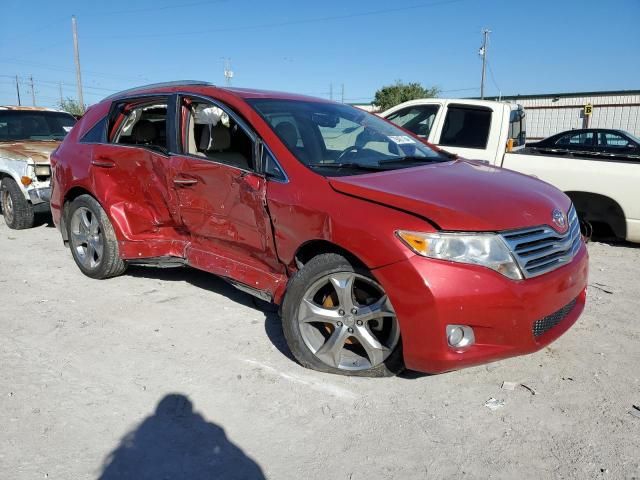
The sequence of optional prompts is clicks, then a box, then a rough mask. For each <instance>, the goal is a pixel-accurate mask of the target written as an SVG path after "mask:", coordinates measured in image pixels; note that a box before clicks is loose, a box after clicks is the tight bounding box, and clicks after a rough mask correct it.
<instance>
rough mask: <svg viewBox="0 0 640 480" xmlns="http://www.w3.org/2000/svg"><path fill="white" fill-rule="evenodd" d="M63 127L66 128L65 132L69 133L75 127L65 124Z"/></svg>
mask: <svg viewBox="0 0 640 480" xmlns="http://www.w3.org/2000/svg"><path fill="white" fill-rule="evenodd" d="M62 128H64V131H65V132H67V133H69V132H70V131H71V129H72V128H73V127H64V126H63V127H62Z"/></svg>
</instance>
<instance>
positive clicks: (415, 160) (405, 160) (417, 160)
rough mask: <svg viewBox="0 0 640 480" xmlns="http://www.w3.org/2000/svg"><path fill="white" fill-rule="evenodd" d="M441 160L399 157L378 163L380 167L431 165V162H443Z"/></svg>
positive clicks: (409, 156)
mask: <svg viewBox="0 0 640 480" xmlns="http://www.w3.org/2000/svg"><path fill="white" fill-rule="evenodd" d="M441 161H442V159H440V158H431V157H414V156H411V155H408V156H406V157H398V158H387V159H384V160H380V161H379V162H378V164H379V165H389V164H390V163H431V162H441Z"/></svg>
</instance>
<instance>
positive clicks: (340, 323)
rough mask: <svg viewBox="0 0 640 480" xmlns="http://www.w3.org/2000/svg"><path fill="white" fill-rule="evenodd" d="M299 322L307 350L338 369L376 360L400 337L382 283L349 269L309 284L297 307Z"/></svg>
mask: <svg viewBox="0 0 640 480" xmlns="http://www.w3.org/2000/svg"><path fill="white" fill-rule="evenodd" d="M298 323H299V327H300V333H301V335H302V338H303V340H304V342H305V344H306V345H307V347H308V348H309V349H310V350H311V352H313V354H314V355H315V356H316V357H317V358H318V359H319V360H321V361H322V362H323V363H325V364H327V365H329V366H331V367H334V368H339V369H342V370H366V369H370V368H373V367H376V366H377V365H380V364H381V363H382V362H384V361H385V360H386V359H387V357H388V356H389V355H390V354H391V352H393V350H394V349H395V347H396V345H397V344H398V340H399V337H400V330H399V328H398V323H397V319H396V315H395V312H394V311H393V307H392V306H391V302H390V301H389V298H388V296H387V295H386V294H385V292H384V290H383V289H382V287H381V286H380V285H379V284H378V283H376V282H375V281H374V280H372V279H371V278H369V277H366V276H364V275H360V274H357V273H353V272H338V273H331V274H329V275H326V276H324V277H322V278H321V279H319V280H318V281H316V282H315V283H314V284H312V285H311V286H310V287H309V288H308V289H307V291H306V292H305V294H304V296H303V299H302V302H301V304H300V307H299V309H298Z"/></svg>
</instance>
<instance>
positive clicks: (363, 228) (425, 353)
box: [51, 82, 588, 376]
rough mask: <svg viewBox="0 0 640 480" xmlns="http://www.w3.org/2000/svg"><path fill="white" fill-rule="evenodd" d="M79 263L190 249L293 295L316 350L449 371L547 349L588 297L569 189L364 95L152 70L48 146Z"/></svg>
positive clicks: (186, 257) (235, 275)
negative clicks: (315, 93)
mask: <svg viewBox="0 0 640 480" xmlns="http://www.w3.org/2000/svg"><path fill="white" fill-rule="evenodd" d="M52 165H53V169H54V173H53V191H52V194H51V207H52V211H53V218H54V221H55V223H56V225H57V226H58V228H59V229H60V232H61V233H62V237H63V239H64V241H65V243H67V244H68V245H69V246H70V248H71V252H72V254H73V258H74V260H75V261H76V263H77V264H78V267H79V268H80V270H82V272H83V273H85V274H86V275H88V276H89V277H92V278H108V277H113V276H115V275H120V274H122V273H123V272H124V271H125V269H126V268H127V265H135V264H143V265H160V266H167V265H189V266H192V267H195V268H198V269H202V270H206V271H208V272H211V273H213V274H216V275H219V276H221V277H223V278H224V279H226V280H228V281H229V282H230V283H232V284H233V285H234V286H236V287H238V288H239V289H241V290H243V291H245V292H249V293H251V294H253V295H255V296H257V297H260V298H262V299H265V300H268V301H272V302H274V303H276V304H279V305H280V306H281V315H282V320H283V328H284V333H285V336H286V339H287V342H288V344H289V347H290V348H291V351H292V352H293V354H294V355H295V357H296V358H297V359H298V361H299V362H300V363H301V364H302V365H304V366H305V367H309V368H313V369H316V370H320V371H324V372H331V373H339V374H345V375H370V376H382V375H390V374H393V373H396V372H398V371H399V370H401V369H402V367H403V365H406V367H408V368H410V369H414V370H420V371H424V372H430V373H436V372H443V371H447V370H453V369H457V368H461V367H466V366H470V365H476V364H479V363H484V362H488V361H492V360H497V359H501V358H505V357H510V356H514V355H520V354H525V353H530V352H533V351H536V350H538V349H540V348H542V347H544V346H545V345H547V344H549V343H550V342H551V341H553V340H555V339H556V338H558V337H559V336H560V335H561V334H562V333H563V332H565V331H566V330H567V329H568V328H569V327H570V326H571V325H572V324H573V323H574V322H575V321H576V319H577V318H578V316H579V315H580V313H581V312H582V310H583V308H584V304H585V296H586V290H585V289H586V285H587V270H588V259H587V252H586V248H585V246H584V242H583V241H582V237H581V235H580V227H579V225H578V220H577V218H576V214H575V210H574V209H573V207H572V205H571V202H570V200H569V198H568V197H566V196H565V195H564V194H563V193H562V192H560V191H559V190H557V189H556V188H554V187H552V186H551V185H548V184H547V183H544V182H541V181H539V180H536V179H534V178H531V177H528V176H525V175H520V174H518V173H515V172H511V171H508V170H502V169H499V168H494V167H490V166H486V165H483V164H479V163H475V162H471V161H466V160H461V159H456V158H452V156H450V155H449V154H447V153H445V152H442V151H440V150H438V149H436V148H434V147H432V146H429V145H427V144H425V143H423V142H422V141H421V140H419V139H418V138H416V137H413V136H411V134H409V133H407V132H406V131H404V130H402V129H400V128H399V127H396V126H394V125H393V124H391V123H389V122H387V121H386V120H383V119H381V118H378V117H376V116H374V115H371V114H369V113H366V112H364V111H361V110H358V109H356V108H352V107H350V106H346V105H342V104H337V103H333V102H328V101H325V100H319V99H314V98H309V97H303V96H299V95H290V94H284V93H274V92H265V91H258V90H244V89H236V88H218V87H215V86H213V85H210V84H207V83H201V82H176V83H170V84H159V85H150V86H147V87H141V88H137V89H133V90H128V91H125V92H122V93H119V94H116V95H113V96H111V97H109V98H107V99H105V100H104V101H102V102H101V103H99V104H97V105H95V106H93V107H92V108H90V109H89V111H88V112H87V113H86V114H85V115H84V117H83V118H82V119H81V120H80V121H79V122H78V124H77V125H76V126H75V127H74V128H73V130H72V131H71V133H70V134H69V135H68V136H67V137H66V139H65V140H64V142H63V143H62V145H61V146H60V147H59V148H58V150H57V151H56V152H55V154H54V155H53V159H52Z"/></svg>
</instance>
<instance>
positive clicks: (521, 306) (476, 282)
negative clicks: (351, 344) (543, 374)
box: [374, 244, 588, 373]
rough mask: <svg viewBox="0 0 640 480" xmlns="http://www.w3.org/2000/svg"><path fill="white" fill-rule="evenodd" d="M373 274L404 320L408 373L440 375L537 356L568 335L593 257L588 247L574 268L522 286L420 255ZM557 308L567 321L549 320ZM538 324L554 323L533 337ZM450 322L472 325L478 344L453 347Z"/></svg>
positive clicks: (578, 311) (488, 272)
mask: <svg viewBox="0 0 640 480" xmlns="http://www.w3.org/2000/svg"><path fill="white" fill-rule="evenodd" d="M374 274H375V275H376V277H377V278H378V280H379V281H380V283H381V284H382V285H383V287H384V288H385V290H386V292H387V293H388V294H389V297H390V298H391V301H392V303H393V306H394V309H395V311H396V314H397V316H398V321H399V323H400V330H401V332H402V346H403V353H404V360H405V364H406V366H407V368H410V369H412V370H419V371H423V372H429V373H440V372H445V371H448V370H456V369H459V368H463V367H469V366H472V365H478V364H482V363H487V362H491V361H495V360H500V359H503V358H507V357H513V356H517V355H524V354H527V353H532V352H535V351H537V350H539V349H541V348H543V347H544V346H546V345H548V344H549V343H551V342H553V341H554V340H556V339H557V338H558V337H559V336H561V335H562V334H563V333H564V332H566V331H567V330H568V329H569V328H570V327H571V325H573V324H574V323H575V321H576V320H577V319H578V317H579V316H580V314H581V313H582V311H583V309H584V305H585V300H586V287H587V276H588V254H587V250H586V247H585V246H584V244H583V245H582V246H581V247H580V250H579V251H578V253H577V255H576V256H575V258H574V259H573V261H572V262H571V263H569V264H567V265H564V266H563V267H561V268H559V269H557V270H554V271H553V272H549V273H547V274H544V275H541V276H539V277H536V278H531V279H527V280H521V281H512V280H510V279H508V278H506V277H504V276H502V275H500V274H499V273H497V272H494V271H493V270H490V269H487V268H483V267H478V266H475V265H465V264H459V263H452V262H444V261H438V260H431V259H427V258H423V257H419V256H415V257H412V258H410V259H408V260H405V261H402V262H399V263H396V264H393V265H388V266H386V267H382V268H380V269H376V270H375V271H374ZM574 300H575V303H573V304H572V302H573V301H574ZM563 308H564V310H562V309H563ZM558 311H561V313H562V315H561V316H556V317H551V321H549V318H546V317H550V316H551V315H552V314H554V313H557V312H558ZM560 317H561V318H560ZM539 320H544V321H543V322H541V323H542V324H544V325H547V326H548V325H549V324H552V325H553V326H551V328H549V329H548V330H546V331H545V332H544V333H542V334H540V335H538V336H534V333H533V328H534V324H535V322H536V321H539ZM556 321H557V322H556ZM541 323H539V324H538V327H540V325H541ZM449 324H456V325H468V326H470V327H472V328H473V330H474V334H475V344H474V345H472V346H470V347H468V348H466V349H458V350H456V349H454V348H452V347H450V346H449V345H448V343H447V340H446V336H445V331H446V326H447V325H449Z"/></svg>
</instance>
